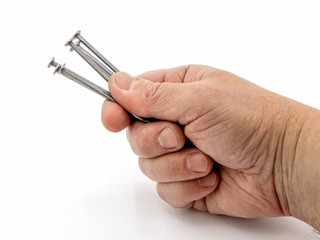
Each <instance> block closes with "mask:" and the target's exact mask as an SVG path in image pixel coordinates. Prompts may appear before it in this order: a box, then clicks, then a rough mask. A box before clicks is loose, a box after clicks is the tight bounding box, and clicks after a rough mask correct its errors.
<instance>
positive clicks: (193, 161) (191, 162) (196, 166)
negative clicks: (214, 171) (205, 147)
mask: <svg viewBox="0 0 320 240" xmlns="http://www.w3.org/2000/svg"><path fill="white" fill-rule="evenodd" d="M187 166H188V168H189V170H190V171H191V172H195V173H204V172H206V171H207V169H208V160H207V159H206V157H205V156H204V155H203V154H202V153H199V152H197V153H192V154H191V155H189V156H188V157H187Z"/></svg>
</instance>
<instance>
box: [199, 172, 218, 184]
mask: <svg viewBox="0 0 320 240" xmlns="http://www.w3.org/2000/svg"><path fill="white" fill-rule="evenodd" d="M216 181H217V176H216V174H209V175H207V176H205V177H203V178H200V179H198V182H199V185H200V186H201V187H213V186H214V185H215V184H216Z"/></svg>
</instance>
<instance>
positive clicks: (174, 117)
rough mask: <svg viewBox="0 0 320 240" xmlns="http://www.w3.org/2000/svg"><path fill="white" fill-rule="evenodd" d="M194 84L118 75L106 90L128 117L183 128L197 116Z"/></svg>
mask: <svg viewBox="0 0 320 240" xmlns="http://www.w3.org/2000/svg"><path fill="white" fill-rule="evenodd" d="M197 83H198V82H193V83H170V82H152V81H149V80H146V79H143V78H139V77H132V76H130V75H129V74H127V73H123V72H119V73H116V74H114V75H112V76H111V78H110V80H109V90H110V92H111V95H112V97H113V98H114V99H115V100H116V101H117V102H118V103H119V104H120V105H121V106H122V107H123V108H125V109H126V110H127V111H129V112H130V113H133V114H135V115H137V116H140V117H146V118H156V119H159V120H166V121H172V122H179V123H180V124H182V125H186V124H187V123H189V122H191V121H192V120H194V119H196V118H197V117H198V116H200V115H201V112H200V111H202V110H201V106H199V101H198V100H199V95H200V96H201V94H199V91H198V90H197V89H196V88H199V87H201V86H200V85H199V84H197ZM197 105H198V106H197ZM191 110H192V111H191ZM187 113H188V114H187Z"/></svg>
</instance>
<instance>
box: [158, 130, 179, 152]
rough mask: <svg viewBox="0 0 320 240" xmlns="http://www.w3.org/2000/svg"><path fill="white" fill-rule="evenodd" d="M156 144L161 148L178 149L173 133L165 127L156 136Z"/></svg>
mask: <svg viewBox="0 0 320 240" xmlns="http://www.w3.org/2000/svg"><path fill="white" fill-rule="evenodd" d="M158 142H159V144H160V146H161V147H163V148H166V149H170V148H176V147H178V140H177V137H176V135H175V134H174V133H173V131H172V130H171V129H170V128H169V127H166V128H164V129H163V130H161V132H160V133H159V135H158Z"/></svg>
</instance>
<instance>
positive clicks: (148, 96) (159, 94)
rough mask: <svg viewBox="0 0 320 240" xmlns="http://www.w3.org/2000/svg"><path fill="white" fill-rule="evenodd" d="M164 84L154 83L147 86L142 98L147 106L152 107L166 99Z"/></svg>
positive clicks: (165, 85) (165, 86)
mask: <svg viewBox="0 0 320 240" xmlns="http://www.w3.org/2000/svg"><path fill="white" fill-rule="evenodd" d="M166 89H167V84H166V83H160V82H155V83H152V84H147V85H146V88H145V89H144V92H143V94H142V96H143V97H144V99H145V101H146V103H147V105H153V104H154V103H156V102H157V103H158V102H160V103H161V102H163V101H164V100H165V98H166V95H167V94H166Z"/></svg>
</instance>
